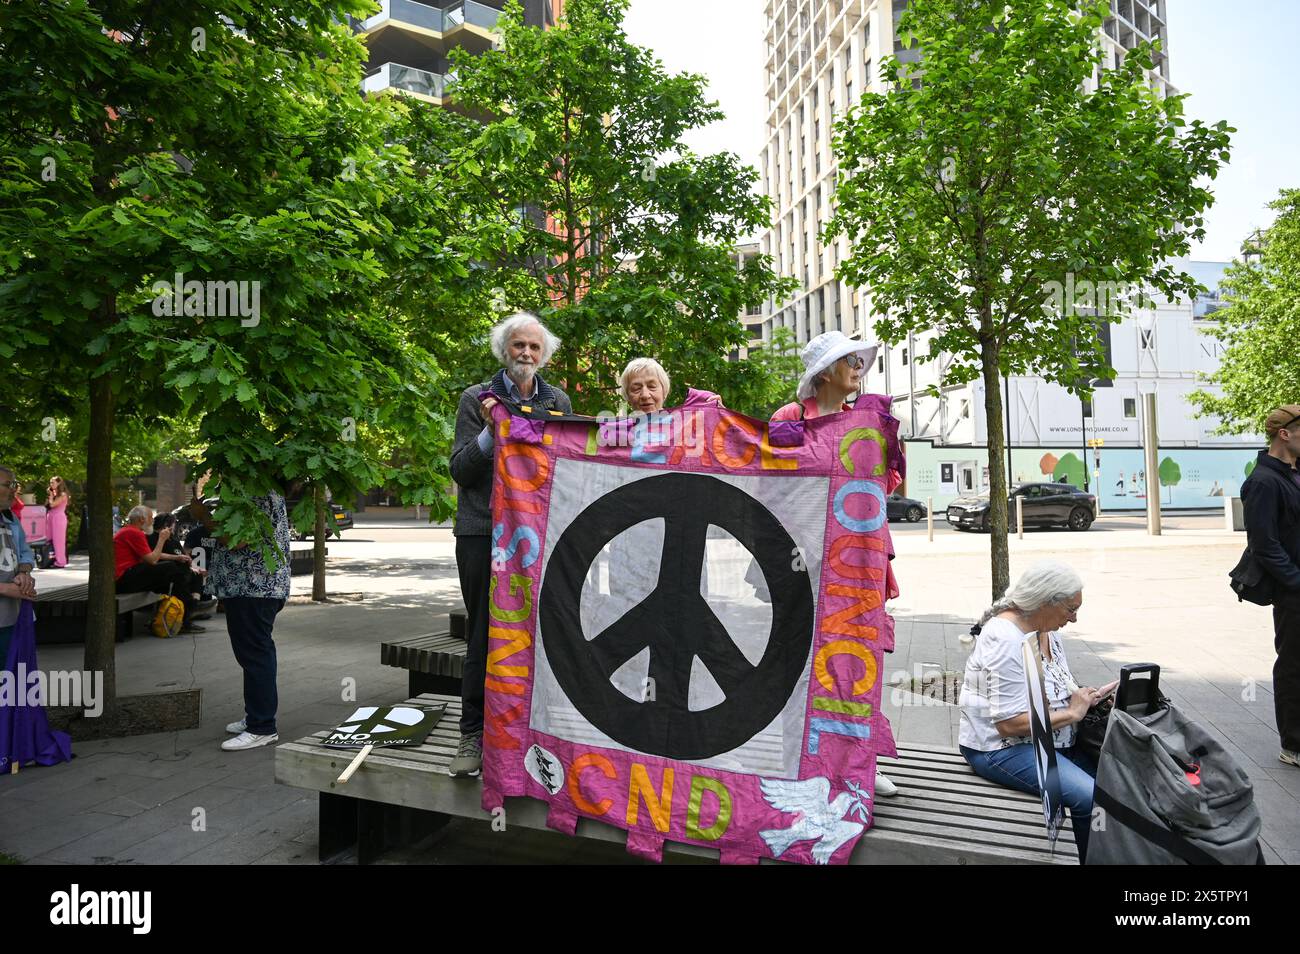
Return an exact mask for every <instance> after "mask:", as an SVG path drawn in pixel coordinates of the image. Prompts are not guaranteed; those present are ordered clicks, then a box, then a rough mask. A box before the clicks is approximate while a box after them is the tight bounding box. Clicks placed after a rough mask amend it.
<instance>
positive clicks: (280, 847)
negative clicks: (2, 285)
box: [0, 513, 1300, 864]
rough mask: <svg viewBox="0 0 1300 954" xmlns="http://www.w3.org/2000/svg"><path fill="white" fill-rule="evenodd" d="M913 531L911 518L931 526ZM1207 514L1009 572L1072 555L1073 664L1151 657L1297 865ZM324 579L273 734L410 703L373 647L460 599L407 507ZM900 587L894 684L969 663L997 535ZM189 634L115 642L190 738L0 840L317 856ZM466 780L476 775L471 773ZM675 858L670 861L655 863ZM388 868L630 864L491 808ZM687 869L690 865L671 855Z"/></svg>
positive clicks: (364, 519)
mask: <svg viewBox="0 0 1300 954" xmlns="http://www.w3.org/2000/svg"><path fill="white" fill-rule="evenodd" d="M923 526H924V525H923V524H922V527H923ZM1221 527H1222V524H1221V522H1215V521H1213V520H1206V519H1202V520H1187V521H1185V523H1179V522H1178V521H1173V522H1172V525H1171V527H1170V529H1169V532H1167V533H1166V534H1165V535H1164V536H1162V537H1158V538H1152V537H1148V536H1147V535H1146V534H1145V532H1144V531H1142V530H1140V529H1134V528H1133V527H1132V526H1131V524H1127V523H1126V522H1122V521H1120V520H1118V519H1117V520H1116V527H1112V528H1108V527H1107V518H1106V517H1105V516H1103V519H1102V522H1101V524H1099V525H1098V527H1097V528H1095V529H1094V530H1092V531H1089V532H1088V533H1082V534H1075V533H1068V532H1033V533H1026V535H1025V539H1024V540H1017V539H1015V537H1014V535H1013V537H1012V541H1011V550H1012V561H1011V568H1012V574H1013V576H1014V575H1015V574H1016V573H1018V572H1020V571H1021V570H1023V569H1024V568H1025V567H1027V566H1028V565H1029V563H1030V562H1032V561H1033V560H1035V559H1040V558H1044V557H1054V558H1059V559H1062V560H1065V561H1067V562H1069V563H1071V564H1072V565H1074V566H1075V567H1076V568H1077V569H1078V570H1079V572H1080V573H1081V575H1082V576H1083V578H1084V581H1085V590H1084V605H1083V608H1082V610H1081V612H1080V614H1079V620H1078V623H1077V624H1075V625H1071V626H1070V627H1069V628H1068V629H1067V630H1066V631H1065V634H1066V638H1067V642H1066V647H1067V652H1068V654H1069V657H1070V662H1071V666H1072V668H1073V670H1074V672H1075V674H1076V676H1077V677H1078V678H1079V679H1080V680H1081V681H1084V682H1091V683H1096V684H1100V683H1102V682H1105V681H1109V680H1110V679H1113V678H1115V676H1116V675H1117V674H1118V671H1119V667H1120V666H1121V665H1123V664H1124V663H1127V662H1144V661H1152V662H1157V663H1159V664H1160V665H1161V666H1162V670H1163V671H1162V678H1161V685H1162V687H1163V688H1164V690H1165V691H1166V692H1167V693H1168V694H1169V696H1170V697H1171V698H1172V699H1173V700H1174V701H1175V702H1176V703H1177V704H1178V705H1179V706H1181V707H1182V708H1183V710H1184V711H1185V712H1186V713H1187V714H1188V715H1189V716H1191V717H1192V718H1194V719H1196V720H1198V721H1200V722H1202V723H1203V724H1205V725H1207V726H1208V727H1210V728H1211V729H1212V731H1214V732H1215V734H1216V735H1217V736H1218V738H1219V739H1220V741H1222V742H1223V743H1224V745H1225V746H1226V747H1227V748H1228V750H1229V751H1230V752H1231V753H1232V754H1233V755H1234V757H1235V758H1237V759H1238V761H1239V762H1240V763H1241V765H1242V766H1243V767H1244V768H1245V770H1246V772H1247V773H1248V774H1249V775H1250V777H1251V779H1252V781H1253V783H1254V785H1255V797H1256V801H1257V803H1258V805H1259V808H1260V812H1261V814H1262V816H1263V819H1264V832H1263V834H1264V842H1265V851H1266V855H1267V858H1268V860H1269V862H1270V863H1297V862H1300V769H1295V768H1291V767H1288V766H1286V765H1283V764H1282V763H1281V762H1279V761H1278V760H1277V753H1278V742H1277V734H1276V731H1275V728H1274V723H1273V706H1272V673H1271V671H1272V665H1273V647H1272V628H1271V623H1270V616H1269V610H1267V609H1265V608H1261V607H1255V606H1251V605H1249V604H1244V603H1241V604H1239V603H1237V601H1236V598H1235V596H1234V595H1233V594H1232V593H1231V591H1230V590H1229V589H1228V587H1227V570H1228V568H1229V567H1231V566H1232V565H1233V564H1234V563H1235V562H1236V559H1237V556H1238V555H1239V554H1240V550H1241V547H1242V546H1243V545H1244V534H1240V533H1238V534H1231V533H1228V532H1226V531H1224V530H1223V529H1221ZM329 546H330V554H331V555H330V573H329V587H330V591H331V592H332V593H335V594H350V593H361V594H364V599H363V600H361V601H357V602H338V603H332V604H326V605H319V604H311V603H310V602H306V601H304V597H305V596H306V595H307V594H308V593H309V591H310V578H308V577H298V578H296V579H295V580H294V594H295V596H296V597H297V598H296V599H295V600H294V601H293V602H292V603H291V605H289V606H287V607H286V608H285V610H284V611H283V613H282V614H281V615H280V617H279V619H278V621H277V625H276V643H277V647H278V652H279V661H280V677H279V692H280V712H279V722H280V736H281V739H282V740H289V739H294V738H298V737H300V736H302V735H305V734H307V733H310V732H313V731H317V730H319V729H321V728H325V727H328V726H330V725H334V724H337V720H338V719H339V718H341V717H343V716H346V715H347V713H348V712H349V711H350V708H349V706H350V705H351V697H349V698H348V699H345V698H344V697H345V694H346V693H347V692H348V690H349V688H350V687H351V686H352V685H353V684H355V693H356V695H355V698H356V699H357V700H360V701H362V702H392V701H397V700H400V699H403V698H405V696H406V674H405V673H404V672H402V671H399V670H396V669H392V668H388V667H384V666H381V665H380V664H379V643H380V641H382V640H384V639H387V638H391V637H398V636H405V635H415V634H418V633H421V632H429V631H432V630H434V629H440V628H442V627H443V626H445V624H446V616H447V613H448V612H449V611H450V610H451V609H453V608H459V607H460V594H459V588H458V586H457V582H456V570H455V560H454V544H453V541H452V538H451V534H450V532H449V531H448V530H447V529H446V528H438V527H430V526H428V525H427V523H425V522H424V521H416V520H414V519H413V518H411V517H410V516H408V515H405V514H399V513H392V514H389V513H380V514H376V515H373V516H372V515H371V514H369V513H368V514H361V515H358V526H357V527H356V528H355V529H354V530H352V531H349V532H348V533H346V534H345V536H344V539H343V540H342V541H331V542H330V544H329ZM895 547H896V550H897V554H898V555H897V559H896V561H895V572H896V574H897V576H898V580H899V584H900V587H901V589H902V596H901V597H900V599H898V600H896V601H894V602H893V603H891V606H890V608H891V611H892V612H893V613H894V616H895V618H896V649H895V652H894V654H893V655H892V656H889V657H887V658H886V667H885V668H886V679H887V681H888V679H889V678H890V677H896V678H901V677H903V676H912V675H917V674H919V672H920V671H921V670H922V669H928V668H938V669H942V670H948V671H960V670H961V669H962V667H963V665H964V661H965V657H966V650H965V648H964V647H963V646H962V645H961V643H960V636H961V635H962V634H963V633H964V632H966V631H967V630H968V629H969V627H970V624H971V622H972V621H973V619H974V618H976V617H977V616H978V615H979V613H980V612H981V611H982V610H983V608H984V607H985V606H987V605H988V603H989V602H990V595H991V594H990V586H989V569H988V549H987V548H988V538H987V537H985V536H982V535H974V534H956V533H948V534H946V535H944V536H943V538H942V539H936V541H935V542H934V543H930V542H928V541H927V539H926V536H925V534H924V533H923V532H922V533H916V532H914V531H912V530H911V529H910V528H908V529H907V530H905V531H904V532H899V533H897V534H895ZM84 579H85V558H84V556H82V557H74V559H73V563H72V566H71V568H69V569H67V570H61V571H43V572H41V573H40V574H39V576H38V580H37V583H38V586H40V587H46V588H49V587H53V586H57V585H67V584H69V583H73V582H80V581H81V580H84ZM206 625H207V627H208V630H207V632H205V633H203V634H200V635H197V636H195V637H184V638H177V639H170V640H158V639H153V638H150V637H147V636H137V637H135V638H134V639H131V640H129V641H127V642H125V643H121V644H119V645H118V654H117V667H118V691H119V693H121V694H129V693H136V692H147V691H151V690H156V689H163V688H177V687H195V686H197V687H200V688H201V689H202V691H203V719H202V725H201V726H200V727H199V728H197V729H193V730H188V731H184V732H175V733H167V734H159V735H151V736H140V737H136V738H128V739H114V740H107V741H103V742H93V743H78V744H76V745H75V746H74V752H75V753H76V755H77V758H75V759H74V760H73V762H71V763H69V764H65V765H59V766H53V767H49V768H31V769H25V770H23V771H22V772H20V773H19V774H18V775H13V776H5V777H3V778H0V851H3V852H5V853H7V854H10V855H14V856H17V857H20V858H22V859H25V860H27V861H30V862H35V863H50V864H125V863H184V864H241V863H258V864H314V863H315V862H316V830H315V825H316V797H315V795H314V793H307V792H303V791H299V790H297V789H292V788H287V787H284V786H278V785H276V784H275V783H274V780H273V771H272V763H273V759H274V752H273V750H272V749H271V748H263V749H255V750H252V751H249V752H239V753H226V752H223V751H221V749H220V747H219V746H220V742H221V740H222V739H224V738H226V735H225V732H224V726H225V724H226V723H227V722H229V721H232V720H234V719H237V718H239V716H240V715H241V714H242V675H241V672H240V670H239V668H238V666H237V665H236V664H235V661H234V658H233V656H232V655H231V652H230V645H229V641H228V639H227V637H226V634H225V627H224V621H223V618H222V617H221V616H217V617H215V618H213V619H212V620H209V621H207V622H206ZM40 662H41V665H42V668H45V669H79V668H81V664H82V649H81V647H80V646H49V647H42V648H41V652H40ZM884 705H885V709H886V712H887V714H888V715H889V717H890V719H891V721H892V722H893V725H894V731H895V735H896V737H897V738H898V739H899V740H900V741H903V742H908V743H928V744H942V745H955V743H956V726H957V710H956V709H955V708H954V707H952V706H944V705H941V704H939V705H936V704H933V703H932V702H929V701H926V700H922V699H921V698H920V697H918V696H915V695H913V694H911V693H907V692H902V691H890V690H887V691H886V693H885V702H884ZM468 784H474V783H468ZM667 857H670V858H671V857H672V856H667ZM386 860H388V861H391V862H408V861H414V862H430V863H461V862H486V861H493V862H525V863H527V862H551V863H555V862H575V863H576V862H601V863H623V862H626V863H636V861H635V859H631V858H629V857H628V856H627V855H626V854H625V853H624V851H623V849H622V848H621V847H619V846H618V845H608V844H593V843H591V842H586V841H578V840H576V839H569V838H566V837H564V836H562V835H558V834H553V833H546V832H540V833H538V832H523V831H511V832H506V833H493V832H491V830H490V828H489V826H488V823H487V822H486V821H482V822H478V821H468V820H458V821H454V822H452V823H451V824H450V825H448V826H447V827H446V828H444V829H443V830H442V832H440V833H439V834H438V835H437V836H435V837H434V839H432V840H431V841H430V842H428V843H425V844H422V845H418V846H414V847H413V848H410V849H406V850H403V851H401V852H395V853H392V854H391V855H389V856H388V857H387V859H386ZM674 860H676V861H679V862H682V863H689V861H688V860H687V859H680V858H677V859H674Z"/></svg>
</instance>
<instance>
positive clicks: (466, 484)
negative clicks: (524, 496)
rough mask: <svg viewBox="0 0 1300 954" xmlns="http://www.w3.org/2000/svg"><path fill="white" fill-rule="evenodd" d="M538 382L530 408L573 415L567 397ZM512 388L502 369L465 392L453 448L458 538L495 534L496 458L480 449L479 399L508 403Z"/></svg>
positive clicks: (557, 390)
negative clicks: (485, 397)
mask: <svg viewBox="0 0 1300 954" xmlns="http://www.w3.org/2000/svg"><path fill="white" fill-rule="evenodd" d="M536 380H537V389H536V391H535V392H534V394H533V399H532V400H531V401H530V402H529V406H530V407H535V408H539V409H541V410H544V411H551V410H554V411H563V412H564V413H565V414H572V413H573V405H572V404H571V403H570V402H569V396H568V395H567V394H565V393H564V392H563V391H561V390H560V389H559V388H556V387H552V386H551V385H549V384H547V383H546V382H545V381H543V380H542V376H541V375H540V374H538V375H537V376H536ZM508 387H509V386H508V384H507V383H506V380H505V370H504V369H502V370H500V371H498V372H497V373H496V374H494V375H493V376H492V377H491V378H489V379H488V380H486V381H484V382H483V383H482V384H474V385H471V386H469V387H467V388H466V389H465V390H464V391H462V392H461V395H460V406H459V407H458V408H457V410H456V437H455V439H454V440H453V441H452V445H451V476H452V479H453V480H455V481H456V483H457V484H458V485H459V486H460V492H459V494H458V495H457V498H456V524H455V528H454V529H453V531H452V532H453V533H454V534H455V535H456V536H458V537H474V536H479V537H486V536H489V535H490V534H491V533H492V455H491V454H484V453H483V450H482V448H480V447H479V445H478V436H479V433H480V432H481V431H482V430H483V426H484V425H483V418H482V417H481V416H480V415H479V395H480V394H482V393H483V392H484V391H486V390H491V391H492V393H493V394H495V395H496V396H497V397H498V398H501V399H503V400H504V399H508V396H509V391H508ZM493 446H494V447H495V446H496V445H495V444H493Z"/></svg>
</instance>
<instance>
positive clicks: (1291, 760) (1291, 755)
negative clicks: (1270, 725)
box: [1277, 749, 1300, 768]
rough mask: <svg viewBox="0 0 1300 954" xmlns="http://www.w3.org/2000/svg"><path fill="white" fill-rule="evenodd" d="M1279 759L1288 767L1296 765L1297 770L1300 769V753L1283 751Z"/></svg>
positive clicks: (1279, 754) (1288, 750)
mask: <svg viewBox="0 0 1300 954" xmlns="http://www.w3.org/2000/svg"><path fill="white" fill-rule="evenodd" d="M1277 757H1278V758H1279V759H1281V760H1282V761H1283V762H1285V763H1286V764H1287V765H1294V766H1295V767H1296V768H1300V752H1292V751H1291V750H1290V749H1283V750H1282V751H1281V752H1279V753H1278V755H1277Z"/></svg>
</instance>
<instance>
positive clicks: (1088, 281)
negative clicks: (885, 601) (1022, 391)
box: [825, 0, 1230, 598]
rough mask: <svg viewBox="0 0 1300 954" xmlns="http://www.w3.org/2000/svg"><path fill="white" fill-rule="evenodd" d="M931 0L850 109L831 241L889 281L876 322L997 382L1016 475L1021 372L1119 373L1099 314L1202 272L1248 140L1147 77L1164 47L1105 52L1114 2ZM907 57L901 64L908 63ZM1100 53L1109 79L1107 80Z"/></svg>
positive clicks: (868, 276) (868, 282) (841, 136)
mask: <svg viewBox="0 0 1300 954" xmlns="http://www.w3.org/2000/svg"><path fill="white" fill-rule="evenodd" d="M1079 6H1080V5H1079V4H1076V3H1074V2H1071V0H913V2H912V3H911V5H910V6H909V7H908V10H907V12H906V13H905V14H904V16H903V18H902V21H901V24H900V26H901V34H902V38H903V39H904V41H905V42H911V43H913V44H915V45H919V47H920V49H921V50H922V51H923V59H922V60H921V62H920V64H919V67H920V69H922V70H923V71H924V72H923V74H917V75H912V74H911V73H909V72H908V70H907V67H900V65H899V63H898V61H897V59H896V58H894V57H890V58H887V60H886V62H885V63H884V64H882V75H884V76H887V77H890V78H891V79H892V80H896V83H895V88H894V89H892V90H891V91H890V92H888V93H887V94H884V95H879V94H869V95H865V96H863V98H862V101H861V103H860V104H859V105H858V106H856V107H854V108H852V109H851V110H850V111H849V112H848V114H847V115H846V116H845V117H844V118H843V119H842V120H841V121H840V122H838V123H837V125H836V132H837V135H836V139H835V151H836V155H837V157H838V163H839V171H840V185H839V186H838V188H837V190H836V195H835V199H836V209H835V212H834V215H833V217H832V219H831V221H830V222H829V223H828V225H827V228H826V233H825V239H826V240H828V241H829V240H833V239H835V238H837V237H840V236H843V237H846V238H848V239H849V241H850V242H851V243H852V248H851V254H850V255H849V257H848V258H847V259H845V260H844V261H843V262H842V263H841V264H840V265H839V267H838V276H839V277H840V278H841V279H842V280H844V281H846V282H847V283H849V284H850V285H856V286H862V287H864V288H869V289H870V293H871V298H872V308H873V312H874V314H875V315H876V316H877V318H876V325H875V332H876V335H877V336H878V337H880V338H882V339H884V340H886V341H890V342H899V341H901V340H903V339H904V338H905V337H906V336H907V333H908V332H913V333H919V334H922V335H923V336H926V337H925V338H923V340H928V342H929V344H928V351H927V352H926V353H923V354H918V355H917V359H918V360H922V361H934V360H936V359H938V358H939V356H940V355H946V356H949V357H951V359H952V360H951V363H950V364H949V365H948V370H947V371H946V372H945V374H944V379H945V380H944V383H945V384H954V383H962V382H966V381H971V380H975V379H980V380H982V382H983V395H984V416H985V423H986V427H987V433H988V464H989V481H990V485H991V486H992V487H994V488H997V487H1002V486H1006V480H1007V474H1006V470H1005V451H1004V450H1003V446H1004V443H1003V442H1004V434H1005V428H1004V418H1003V412H1004V409H1003V406H1002V389H1001V387H1000V383H1001V378H1002V376H1003V375H1006V374H1017V375H1019V374H1032V375H1041V376H1042V377H1044V378H1046V379H1047V380H1049V381H1053V382H1056V383H1059V384H1062V385H1064V386H1065V387H1067V388H1070V389H1071V390H1074V391H1076V392H1077V391H1080V390H1082V388H1081V386H1080V384H1079V382H1081V381H1087V380H1088V379H1089V378H1094V377H1095V378H1102V379H1104V378H1109V377H1113V376H1114V372H1113V371H1112V370H1111V369H1110V368H1107V367H1105V366H1104V365H1105V362H1104V360H1103V354H1102V351H1101V345H1100V342H1099V340H1098V336H1097V334H1096V328H1095V325H1094V323H1095V322H1096V321H1097V320H1099V319H1100V320H1107V321H1115V320H1119V319H1120V318H1121V317H1122V316H1123V315H1124V314H1125V313H1126V312H1127V311H1128V310H1129V309H1130V308H1131V307H1132V304H1133V303H1132V301H1131V298H1132V295H1131V294H1128V290H1129V289H1130V288H1134V287H1144V288H1154V289H1157V290H1159V291H1160V292H1162V293H1164V294H1166V295H1175V294H1178V293H1180V292H1181V293H1187V292H1190V291H1193V290H1195V289H1196V287H1197V286H1196V283H1195V281H1194V279H1193V278H1192V277H1191V276H1190V275H1186V274H1182V273H1179V272H1178V271H1176V269H1175V268H1174V267H1173V266H1171V265H1170V264H1168V263H1169V262H1170V261H1171V260H1173V259H1174V258H1176V257H1177V256H1179V255H1183V254H1186V252H1187V251H1188V249H1189V248H1190V242H1191V241H1193V240H1195V239H1198V238H1200V237H1201V236H1202V235H1203V234H1204V230H1203V228H1202V218H1201V214H1202V213H1203V212H1204V210H1205V209H1206V208H1207V207H1208V206H1209V205H1210V203H1211V201H1212V195H1211V193H1210V191H1209V189H1208V188H1206V187H1205V186H1204V185H1203V184H1202V181H1201V180H1202V177H1213V176H1214V174H1215V172H1216V170H1217V168H1218V165H1219V163H1220V162H1221V161H1224V160H1226V159H1227V157H1228V153H1227V147H1228V134H1229V132H1230V130H1229V129H1228V127H1227V126H1226V124H1225V123H1222V122H1220V123H1217V124H1215V125H1214V126H1213V127H1206V126H1205V125H1203V124H1202V123H1201V122H1199V121H1194V122H1192V123H1191V124H1190V125H1189V124H1188V123H1187V122H1186V121H1185V120H1184V119H1183V115H1182V111H1183V109H1182V101H1183V98H1184V97H1182V96H1170V97H1168V98H1161V97H1160V96H1159V95H1158V94H1157V93H1155V92H1154V91H1153V90H1152V88H1151V86H1150V85H1149V84H1148V82H1147V80H1146V76H1145V74H1144V71H1145V70H1148V69H1150V68H1151V65H1152V60H1151V51H1150V49H1149V48H1148V47H1146V46H1143V47H1140V48H1138V49H1136V50H1133V51H1131V52H1129V53H1128V54H1127V55H1126V56H1125V58H1124V61H1123V63H1122V65H1121V66H1119V68H1117V69H1105V68H1104V65H1103V63H1102V52H1101V46H1100V44H1099V43H1098V41H1097V33H1098V30H1099V29H1100V27H1101V25H1102V22H1103V17H1104V16H1105V15H1106V14H1107V12H1108V9H1107V5H1106V4H1105V3H1104V2H1101V3H1097V2H1088V3H1085V4H1083V5H1082V9H1076V8H1078V7H1079ZM900 70H901V72H900ZM1094 71H1097V76H1098V81H1097V83H1096V84H1095V87H1094V86H1093V85H1092V84H1091V82H1090V81H1091V80H1092V78H1093V76H1094ZM990 550H991V553H990V562H991V566H992V574H991V575H992V589H993V595H994V597H995V598H996V597H999V596H1001V595H1002V593H1003V591H1004V590H1005V589H1006V587H1007V585H1008V583H1009V575H1008V552H1007V511H1006V501H1005V498H1004V495H1002V494H1000V493H994V494H993V496H992V507H991V533H990Z"/></svg>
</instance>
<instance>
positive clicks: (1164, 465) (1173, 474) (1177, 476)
mask: <svg viewBox="0 0 1300 954" xmlns="http://www.w3.org/2000/svg"><path fill="white" fill-rule="evenodd" d="M1159 477H1160V486H1161V487H1169V488H1171V489H1170V491H1169V502H1170V503H1173V502H1174V492H1173V490H1172V488H1174V487H1177V486H1178V483H1179V481H1181V480H1182V479H1183V471H1182V468H1180V467H1179V466H1178V461H1176V460H1174V459H1173V458H1172V457H1166V458H1165V459H1164V460H1162V461H1161V462H1160V470H1159Z"/></svg>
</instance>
